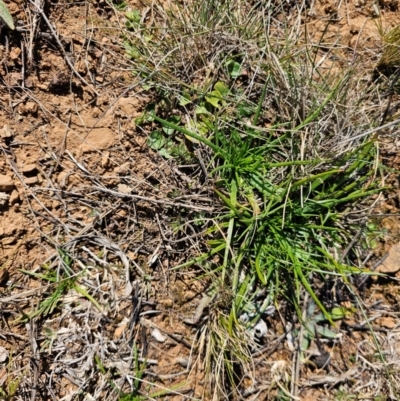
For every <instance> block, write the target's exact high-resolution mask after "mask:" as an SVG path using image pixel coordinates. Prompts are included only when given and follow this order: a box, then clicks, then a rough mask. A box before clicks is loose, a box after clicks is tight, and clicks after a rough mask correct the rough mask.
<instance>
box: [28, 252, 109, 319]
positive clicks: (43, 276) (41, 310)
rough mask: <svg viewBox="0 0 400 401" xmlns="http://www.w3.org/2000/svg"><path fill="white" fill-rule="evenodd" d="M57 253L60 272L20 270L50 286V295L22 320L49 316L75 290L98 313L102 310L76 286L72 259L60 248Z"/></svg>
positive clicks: (45, 267) (77, 278) (76, 278)
mask: <svg viewBox="0 0 400 401" xmlns="http://www.w3.org/2000/svg"><path fill="white" fill-rule="evenodd" d="M58 252H59V254H60V257H61V259H62V261H63V268H62V269H61V270H60V272H57V270H54V269H49V268H48V267H47V266H42V269H44V273H33V272H30V271H27V270H21V272H22V273H24V274H27V275H29V276H32V277H35V278H37V279H40V280H44V281H45V282H47V283H49V284H52V285H51V286H50V289H51V293H50V295H49V296H48V297H47V298H45V299H43V300H42V301H41V302H40V304H39V307H38V309H37V310H36V311H34V312H32V313H31V314H30V315H29V316H25V317H23V319H32V318H34V317H37V316H40V315H43V316H47V315H50V314H51V313H53V312H54V310H55V309H56V308H57V307H58V306H59V303H60V301H61V300H62V297H63V296H64V295H66V294H67V293H68V291H70V290H75V291H76V292H77V293H78V294H80V295H81V296H83V297H84V298H86V299H87V300H88V301H90V302H92V303H93V305H94V306H95V307H96V308H97V309H98V310H99V311H101V310H102V308H101V306H100V305H99V304H98V303H97V301H96V300H95V299H94V298H93V297H92V296H91V295H90V294H89V293H88V292H87V291H86V290H85V289H84V288H83V287H81V286H80V285H79V284H77V281H78V280H79V275H75V274H74V273H73V270H72V265H73V259H72V258H71V257H70V256H69V254H68V253H67V252H65V251H64V250H62V249H61V248H59V249H58ZM80 274H82V273H80Z"/></svg>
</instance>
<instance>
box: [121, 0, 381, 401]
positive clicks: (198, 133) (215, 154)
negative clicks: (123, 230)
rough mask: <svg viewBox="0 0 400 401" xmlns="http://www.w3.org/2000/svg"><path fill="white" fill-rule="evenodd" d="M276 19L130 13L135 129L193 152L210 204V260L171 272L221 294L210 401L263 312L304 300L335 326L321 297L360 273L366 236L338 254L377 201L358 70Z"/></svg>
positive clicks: (256, 14)
mask: <svg viewBox="0 0 400 401" xmlns="http://www.w3.org/2000/svg"><path fill="white" fill-rule="evenodd" d="M304 9H305V3H303V4H299V5H298V9H297V12H298V14H297V15H298V16H300V15H301V13H302V11H303V10H304ZM283 11H285V12H287V10H284V7H283V6H282V4H280V2H279V1H272V2H269V3H268V4H265V5H261V4H260V3H257V4H256V5H254V6H250V5H248V4H246V5H243V3H242V2H237V1H234V0H231V1H217V0H204V1H198V2H193V3H189V5H187V4H186V3H185V5H184V6H178V5H174V6H171V7H170V8H169V9H168V10H165V9H161V8H159V7H155V8H153V9H152V10H151V15H152V17H151V18H148V17H147V16H144V15H143V16H141V15H140V14H139V13H138V12H133V14H128V15H127V17H128V20H127V28H128V29H127V31H126V32H125V37H124V40H125V44H126V49H127V54H128V55H129V56H130V57H131V58H132V68H133V72H134V74H135V75H137V76H139V77H140V78H142V79H145V85H147V86H146V88H147V89H152V90H154V92H155V93H156V94H157V97H155V99H156V101H155V103H154V105H153V106H152V111H151V112H150V113H148V114H147V116H146V118H144V119H141V121H140V123H145V122H146V121H147V122H152V124H154V122H156V123H159V126H160V127H161V129H160V130H157V131H156V132H157V135H156V134H154V132H155V131H153V132H151V133H150V144H151V146H156V147H153V148H154V149H156V150H157V151H160V150H161V149H162V148H163V146H164V147H166V145H165V144H167V143H168V144H169V145H168V147H171V146H172V145H171V143H173V142H174V141H175V142H177V143H180V144H185V145H186V146H187V148H188V150H189V151H190V150H193V149H195V150H196V154H197V155H200V156H201V157H200V156H199V159H200V158H201V163H202V164H203V167H204V168H203V171H204V169H205V170H206V171H207V175H208V177H207V178H209V179H210V181H211V182H212V183H213V191H214V194H215V198H216V199H217V200H218V201H219V205H220V208H219V210H218V213H217V214H215V213H214V214H213V215H212V216H210V219H208V221H212V222H213V223H212V224H209V225H208V226H205V227H204V228H205V232H206V239H207V250H206V251H205V252H204V253H203V254H200V255H196V257H194V258H192V259H191V260H189V261H188V262H187V263H185V264H184V265H181V266H179V268H181V269H183V268H184V267H187V266H189V265H193V264H195V263H196V264H200V265H202V266H203V267H204V269H206V271H207V272H208V274H210V275H212V277H213V280H212V282H213V283H214V286H213V288H211V289H210V292H211V293H213V294H216V299H217V300H218V298H221V296H222V295H221V294H229V297H225V298H224V299H225V301H224V302H216V303H215V305H214V307H213V308H212V309H213V311H212V312H211V314H212V316H213V318H211V319H209V323H208V328H207V330H208V332H209V336H208V339H209V343H208V350H207V355H209V356H210V359H209V361H210V364H209V369H208V370H209V374H210V375H211V376H212V375H214V376H215V375H217V376H218V377H219V378H220V380H219V381H218V380H217V381H218V382H219V383H223V385H222V384H221V385H220V386H212V385H211V387H212V389H213V390H212V391H214V393H215V396H216V397H217V396H222V394H225V396H226V392H227V391H236V390H235V389H236V388H240V380H238V377H240V374H239V373H238V371H239V372H241V374H243V372H244V371H245V372H246V373H249V371H251V368H250V365H251V364H250V363H249V360H250V349H251V344H252V342H253V340H254V339H253V338H250V337H249V331H248V330H247V329H249V328H252V327H254V325H255V324H256V323H257V322H258V321H259V320H260V319H261V318H262V317H263V316H264V314H265V310H266V308H267V307H268V306H271V305H275V306H276V307H278V308H280V307H281V305H283V304H286V305H290V306H291V307H292V308H293V309H294V310H295V311H296V312H297V315H298V316H299V317H300V318H301V315H302V313H301V310H302V309H303V308H304V305H303V296H304V293H305V292H307V293H308V294H309V296H311V298H312V299H313V301H314V302H315V304H316V305H318V307H319V308H320V309H321V311H322V312H323V314H324V315H325V318H326V321H328V322H332V321H333V316H332V314H331V312H330V310H329V308H327V307H326V306H325V305H324V301H323V299H321V297H320V296H319V293H318V285H319V283H321V282H324V281H325V280H327V279H329V277H331V278H332V279H337V280H342V281H343V282H344V283H345V284H348V283H349V276H350V275H352V274H358V273H360V272H361V271H362V270H361V269H360V266H359V264H358V263H357V258H358V257H359V255H360V253H361V248H362V246H363V245H364V240H363V235H361V238H360V240H359V241H358V242H357V243H355V244H353V245H354V246H353V247H352V249H351V251H350V252H345V249H346V247H347V246H348V245H349V244H350V243H351V241H352V239H353V238H354V236H355V233H356V232H357V231H358V230H359V229H360V226H361V225H362V224H363V222H364V221H365V213H362V211H361V206H362V205H363V206H367V205H368V202H366V200H368V197H369V196H370V195H372V194H376V193H377V192H379V191H381V190H382V188H381V187H380V180H379V168H378V166H379V158H378V147H377V142H376V137H370V138H368V137H367V138H364V137H363V136H362V135H359V134H361V133H362V132H363V131H367V130H369V129H370V128H371V127H373V126H375V124H377V121H378V117H379V115H380V111H379V110H376V108H364V105H365V104H368V98H367V96H373V90H369V92H368V90H367V89H368V88H367V86H366V85H365V86H362V83H361V82H360V80H359V74H360V71H361V69H362V65H361V64H359V65H354V64H352V65H350V67H346V68H344V67H343V66H342V65H340V64H339V63H335V48H332V49H328V50H327V49H324V50H323V52H324V53H323V54H321V47H320V46H319V43H313V42H312V41H311V39H309V38H308V37H307V35H306V33H305V31H304V30H303V29H302V25H301V19H300V18H297V19H293V21H294V22H292V23H291V24H285V23H281V22H279V20H277V19H276V18H275V16H276V15H277V14H278V13H280V12H283ZM160 16H161V17H160ZM320 41H323V38H321V39H320ZM326 60H329V63H328V62H325V61H326ZM368 93H369V94H368ZM160 136H161V138H162V137H164V139H160ZM352 137H354V138H355V139H354V140H352ZM156 140H157V145H154V144H155V143H156V142H155V141H156ZM163 153H164V156H165V154H166V151H164V152H163ZM193 154H194V152H193ZM210 181H209V182H210ZM351 216H352V217H353V218H350V217H351ZM354 217H356V218H354ZM215 256H217V262H216V261H215V259H212V258H215ZM218 258H219V259H218ZM211 260H213V263H211V262H210V261H211ZM214 278H215V279H214ZM226 299H228V301H226ZM222 305H223V306H222ZM213 313H214V314H213ZM244 316H247V318H246V319H244V318H243V317H244ZM253 345H254V344H253ZM250 373H251V372H250ZM225 379H226V380H225ZM213 383H215V381H214V382H213ZM229 388H230V390H228V389H229Z"/></svg>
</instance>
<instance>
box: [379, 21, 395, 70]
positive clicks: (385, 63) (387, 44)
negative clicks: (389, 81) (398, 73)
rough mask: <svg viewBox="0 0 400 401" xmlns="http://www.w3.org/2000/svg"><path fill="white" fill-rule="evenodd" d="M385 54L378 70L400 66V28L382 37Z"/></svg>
mask: <svg viewBox="0 0 400 401" xmlns="http://www.w3.org/2000/svg"><path fill="white" fill-rule="evenodd" d="M382 40H383V54H382V57H381V58H380V60H379V62H378V64H377V68H379V69H382V68H396V67H399V66H400V27H399V26H397V27H395V28H393V29H391V30H390V31H389V32H387V33H386V34H385V35H383V37H382Z"/></svg>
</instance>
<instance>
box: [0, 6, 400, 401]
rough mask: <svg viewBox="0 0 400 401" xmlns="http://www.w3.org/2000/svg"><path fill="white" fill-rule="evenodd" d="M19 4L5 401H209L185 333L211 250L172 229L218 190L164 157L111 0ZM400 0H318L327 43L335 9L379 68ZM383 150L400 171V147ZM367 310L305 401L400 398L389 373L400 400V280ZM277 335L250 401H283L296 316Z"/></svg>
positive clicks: (10, 66)
mask: <svg viewBox="0 0 400 401" xmlns="http://www.w3.org/2000/svg"><path fill="white" fill-rule="evenodd" d="M6 3H7V5H8V7H9V9H10V11H11V13H12V15H13V17H14V20H15V21H17V24H16V25H17V27H18V30H17V31H15V32H11V31H8V30H6V29H5V28H3V29H2V30H1V36H0V85H1V86H0V154H1V156H0V266H1V270H0V285H1V289H0V294H1V297H0V302H1V305H2V308H1V318H2V320H1V328H0V387H1V389H2V393H1V395H0V398H1V399H10V400H11V399H19V400H28V399H30V400H35V399H36V400H50V399H53V400H61V399H63V400H72V399H87V400H103V399H104V400H106V399H107V400H111V399H119V398H121V397H122V395H121V393H120V392H119V390H118V389H122V390H123V391H124V392H127V393H130V392H132V391H133V390H134V388H135V377H138V376H139V374H140V375H142V376H140V378H141V379H142V380H143V383H142V386H141V391H142V394H150V395H152V397H153V398H149V399H154V398H156V396H157V395H158V394H156V393H159V394H160V395H164V396H165V397H166V398H165V399H169V400H184V399H205V400H206V399H209V397H210V394H209V388H210V386H211V387H212V386H217V385H218V383H211V384H210V383H205V382H204V373H205V372H204V363H203V361H202V358H201V355H202V353H201V351H202V347H204V346H205V345H204V344H205V338H204V336H206V335H207V333H206V332H201V331H200V332H198V331H197V330H196V328H195V327H193V326H191V325H188V324H185V323H184V321H185V320H187V319H192V318H193V316H194V314H195V312H196V308H197V307H198V305H199V302H200V300H201V298H202V293H203V292H204V289H205V288H206V287H207V280H206V279H197V280H195V278H196V276H197V272H196V270H195V269H192V270H191V271H190V272H186V273H182V272H179V273H177V272H175V271H172V270H171V268H173V267H174V266H175V265H177V264H179V263H182V261H183V260H182V258H186V257H187V255H188V254H190V252H192V253H193V255H195V254H196V251H197V249H196V246H197V245H196V244H195V243H194V242H193V243H192V242H191V240H190V238H189V239H183V240H182V238H185V237H190V236H191V235H192V234H193V233H192V231H190V229H189V228H188V231H187V232H186V233H183V234H182V236H181V237H180V238H179V237H178V240H179V241H177V240H176V237H175V236H173V233H172V232H171V230H170V229H169V228H168V227H169V224H167V223H169V222H170V221H172V220H171V219H172V218H173V216H174V215H176V213H175V212H176V210H179V209H181V208H184V209H185V210H188V211H189V213H193V214H195V213H198V212H201V211H202V210H210V209H211V208H212V206H213V196H212V194H210V193H208V192H207V191H206V190H204V193H203V189H202V188H201V187H199V186H196V185H194V184H193V185H192V179H191V177H190V176H188V175H186V174H185V170H184V168H181V166H177V165H175V164H174V162H171V161H166V160H164V159H163V158H162V157H160V156H159V155H157V154H155V153H154V152H153V151H151V150H150V149H149V148H148V147H147V145H146V139H147V135H146V133H145V132H143V131H142V130H141V129H140V128H138V127H136V125H135V122H134V120H135V118H137V117H139V116H140V115H141V114H142V112H143V109H144V107H145V106H146V104H147V103H148V102H149V101H150V97H151V95H150V94H149V93H147V92H146V91H144V90H143V89H141V88H140V86H137V85H135V82H134V81H133V78H132V76H131V74H130V71H129V63H128V62H127V61H126V58H125V55H124V51H123V49H122V48H121V38H120V37H119V35H118V30H117V29H116V27H118V24H119V23H121V22H120V21H121V19H120V18H117V16H116V15H115V12H114V10H113V9H112V8H111V7H110V6H109V5H108V4H107V3H106V2H104V1H101V0H100V1H92V2H88V1H82V2H65V3H61V2H54V3H50V2H45V4H44V9H43V14H41V13H40V11H38V9H37V8H35V6H34V5H33V2H32V3H30V2H29V1H26V0H16V1H13V2H10V1H9V2H6ZM36 3H38V2H36ZM39 3H40V2H39ZM39 3H38V4H39ZM128 6H130V7H132V8H135V7H138V8H141V9H144V8H146V6H145V5H144V4H142V3H140V4H139V3H136V2H128ZM398 7H399V4H398V2H397V1H393V0H392V1H382V2H380V4H377V5H376V4H375V3H373V2H370V1H362V0H360V1H358V2H357V1H354V2H353V1H345V2H338V4H336V3H335V2H331V1H316V2H315V4H313V5H312V6H311V8H310V12H309V18H308V21H307V23H308V27H309V28H308V31H309V35H311V36H313V37H315V38H316V40H317V39H318V37H319V36H321V35H322V31H323V30H324V29H325V28H324V27H325V26H326V21H327V19H329V18H332V16H333V17H334V18H335V19H336V20H335V22H334V23H332V24H331V25H330V27H329V34H328V35H325V36H324V40H325V41H331V42H332V43H340V44H341V46H342V47H343V53H342V54H343V55H342V57H343V63H347V62H349V60H348V58H347V56H346V54H347V50H348V48H350V49H355V48H356V49H357V52H358V54H359V56H360V57H366V58H370V60H372V61H373V60H376V61H377V60H378V58H379V54H380V53H379V52H380V40H379V35H378V27H377V23H378V22H379V21H382V23H383V25H384V27H385V28H388V27H390V26H395V25H396V24H399V23H400V10H399V8H398ZM377 9H379V10H380V17H379V18H378V15H377V11H376V10H377ZM45 16H46V18H47V19H48V21H49V22H50V24H51V26H52V27H53V29H51V28H50V25H49V24H48V22H47V21H46V19H45V18H44V17H45ZM282 18H286V16H285V15H282ZM55 33H56V34H55ZM67 59H69V60H70V65H68V63H67V62H66V60H67ZM322 62H323V61H322ZM71 67H73V68H71ZM327 68H328V66H327ZM394 101H395V102H396V101H398V100H397V99H394ZM396 146H397V147H396ZM383 149H384V153H383V156H382V157H383V158H385V159H386V163H387V164H389V165H391V166H392V167H394V168H398V166H399V160H400V159H399V154H398V153H397V152H398V144H393V143H390V144H384V145H383ZM388 179H389V180H392V182H393V181H394V178H393V177H392V178H390V177H389V178H388ZM193 182H194V181H193ZM188 188H190V189H188ZM183 189H184V191H183ZM181 192H184V193H185V195H184V196H179V194H180V193H181ZM171 194H174V196H173V197H172V196H171ZM176 194H178V195H176ZM398 202H399V199H398V195H397V194H395V195H394V196H392V195H390V197H388V199H386V201H385V202H381V203H380V204H379V207H378V209H379V210H377V215H379V216H377V219H378V221H379V222H380V224H381V227H382V228H385V229H386V230H387V232H386V234H385V235H384V237H383V238H381V239H380V242H379V247H378V248H377V251H376V252H375V255H374V257H376V259H377V260H378V259H379V256H383V255H384V254H385V252H388V251H389V250H390V249H393V245H394V244H396V243H397V242H398V241H399V237H400V229H399V227H400V220H399V212H398V211H399V203H398ZM191 247H193V249H191ZM180 254H182V258H179V255H180ZM72 259H73V262H72ZM68 269H69V270H68ZM393 269H394V273H393V274H396V272H397V271H398V270H400V267H399V268H397V267H394V268H393ZM396 269H397V270H396ZM65 271H69V275H65ZM28 272H30V273H31V274H28ZM57 274H58V275H60V276H61V278H62V279H63V283H65V285H64V286H63V287H62V289H60V286H59V285H56V284H55V278H56V275H57ZM57 291H59V293H57V296H54V293H55V292H57ZM87 294H89V295H87ZM363 302H364V304H365V305H366V306H367V309H368V310H369V311H370V316H368V319H369V320H368V319H367V318H366V317H365V316H353V317H352V318H351V319H348V320H344V321H343V322H342V326H341V327H340V328H339V327H338V329H340V330H341V333H342V334H341V335H342V337H341V340H340V341H339V342H338V343H337V344H336V345H335V347H334V348H332V349H331V348H329V352H331V354H332V363H331V367H330V373H327V372H324V371H319V370H318V369H317V370H315V369H314V368H313V367H312V366H309V365H306V364H305V365H303V366H301V367H300V369H301V375H300V377H301V380H302V381H301V383H299V384H300V386H301V388H302V390H301V393H300V398H301V399H304V400H323V399H326V398H329V399H334V397H335V395H336V397H339V396H341V394H342V393H343V397H345V395H346V393H347V395H348V396H349V395H351V396H353V395H354V397H353V398H336V399H371V400H373V399H375V400H377V399H378V398H376V397H381V398H379V399H385V398H384V397H387V399H389V397H392V399H395V398H394V397H395V396H394V395H393V393H392V390H391V389H390V388H389V387H390V386H389V385H388V383H389V381H390V380H389V379H388V374H389V373H388V371H387V367H388V366H389V369H391V372H390V374H391V375H392V376H391V380H392V388H395V389H396V388H397V390H400V381H399V374H398V370H399V364H398V360H399V358H400V347H399V341H400V330H399V329H398V327H399V325H400V319H399V313H398V305H399V302H400V292H399V286H398V284H397V283H396V282H392V281H374V282H372V283H370V284H369V285H368V286H367V287H366V289H365V293H364V298H363ZM61 306H62V307H61ZM37 311H40V313H37ZM365 320H368V321H369V324H371V325H372V326H373V328H374V329H375V338H373V337H372V336H371V333H370V332H369V331H368V330H366V327H367V325H365V324H363V322H364V323H365ZM268 325H269V331H268V335H267V337H266V338H265V346H264V348H263V349H262V351H259V352H258V353H257V354H255V356H254V369H255V371H256V372H257V377H258V378H259V379H258V380H259V381H258V382H256V383H255V382H254V381H252V380H250V378H249V379H248V378H247V377H243V383H244V384H243V385H244V387H245V388H247V389H248V394H247V396H248V399H273V397H274V394H276V388H275V387H274V386H273V385H272V384H271V383H274V382H277V381H279V380H285V379H284V378H285V375H286V376H288V375H290V369H291V368H292V366H291V350H290V347H288V344H287V343H286V341H284V337H283V338H282V334H284V328H283V326H282V324H281V323H280V320H279V316H272V317H271V318H270V321H269V322H268ZM376 343H378V344H379V345H380V349H381V353H382V355H383V356H384V360H385V362H386V363H384V361H382V360H380V359H379V356H378V355H377V352H376V347H375V344H376ZM145 360H146V362H144V361H145ZM277 376H279V378H280V379H279V380H277ZM282 378H283V379H282ZM110 383H114V387H113V386H110ZM266 383H267V384H266ZM270 390H271V391H270ZM163 391H165V394H163ZM254 397H258V398H254ZM132 399H134V398H132ZM138 399H139V398H138ZM282 399H283V398H282Z"/></svg>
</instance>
